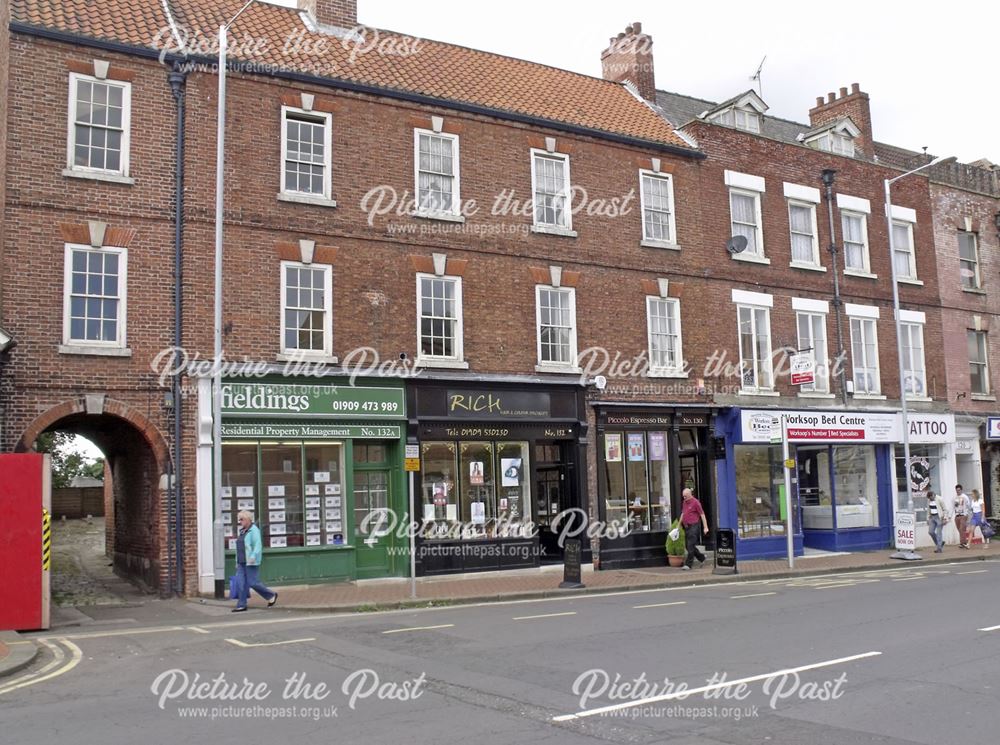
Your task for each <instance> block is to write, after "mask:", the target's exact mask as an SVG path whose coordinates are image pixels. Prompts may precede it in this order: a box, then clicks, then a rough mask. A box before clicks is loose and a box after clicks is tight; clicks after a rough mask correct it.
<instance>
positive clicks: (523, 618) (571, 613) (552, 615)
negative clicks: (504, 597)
mask: <svg viewBox="0 0 1000 745" xmlns="http://www.w3.org/2000/svg"><path fill="white" fill-rule="evenodd" d="M575 615H576V611H575V610H571V611H569V612H568V613H543V614H542V615H540V616H514V618H513V619H512V620H514V621H530V620H532V619H534V618H555V617H556V616H575Z"/></svg>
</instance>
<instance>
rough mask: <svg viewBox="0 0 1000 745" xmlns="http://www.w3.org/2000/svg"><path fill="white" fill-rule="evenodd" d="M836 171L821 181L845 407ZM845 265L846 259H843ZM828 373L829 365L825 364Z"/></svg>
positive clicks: (839, 376) (825, 175) (828, 170)
mask: <svg viewBox="0 0 1000 745" xmlns="http://www.w3.org/2000/svg"><path fill="white" fill-rule="evenodd" d="M835 173H836V171H834V170H833V169H832V168H828V169H826V170H824V171H823V183H824V184H825V186H826V207H827V213H828V214H829V217H830V264H831V267H830V268H831V269H832V270H833V314H834V318H835V319H836V323H837V368H838V370H839V374H838V376H837V377H838V378H839V379H840V398H841V402H842V403H843V404H844V407H845V408H846V407H847V368H846V366H845V365H844V360H845V359H846V354H845V352H844V327H843V322H842V319H841V308H842V306H843V300H841V298H840V270H839V269H838V268H837V241H836V240H834V235H836V234H835V233H834V232H833V175H834V174H835ZM844 265H845V266H846V265H847V259H846V258H845V259H844ZM827 375H829V365H828V366H827Z"/></svg>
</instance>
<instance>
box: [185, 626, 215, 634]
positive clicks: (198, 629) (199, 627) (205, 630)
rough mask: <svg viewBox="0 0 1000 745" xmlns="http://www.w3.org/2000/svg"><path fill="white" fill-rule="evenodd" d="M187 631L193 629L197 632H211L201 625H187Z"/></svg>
mask: <svg viewBox="0 0 1000 745" xmlns="http://www.w3.org/2000/svg"><path fill="white" fill-rule="evenodd" d="M188 631H194V632H197V633H199V634H211V633H212V632H211V631H209V630H208V629H203V628H202V627H201V626H188Z"/></svg>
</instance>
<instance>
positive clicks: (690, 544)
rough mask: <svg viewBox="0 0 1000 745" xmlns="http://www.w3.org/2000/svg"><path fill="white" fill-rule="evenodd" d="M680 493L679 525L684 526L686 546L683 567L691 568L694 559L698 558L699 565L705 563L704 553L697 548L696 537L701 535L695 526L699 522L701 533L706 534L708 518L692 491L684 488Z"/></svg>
mask: <svg viewBox="0 0 1000 745" xmlns="http://www.w3.org/2000/svg"><path fill="white" fill-rule="evenodd" d="M681 495H682V496H683V497H684V502H683V503H682V505H681V525H683V526H684V542H685V544H686V546H687V556H685V557H684V569H691V567H692V566H694V560H695V559H697V560H698V564H699V565H701V564H704V563H705V554H703V553H702V552H701V551H699V550H698V539H699V538H700V537H701V536H700V535H699V534H698V530H697V526H698V524H699V523H701V529H702V530H701V532H702V534H704V535H708V520H707V519H706V518H705V510H703V509H702V507H701V502H699V501H698V499H697V497H695V495H694V492H693V491H691V490H690V489H685V490H684V491H683V492H681Z"/></svg>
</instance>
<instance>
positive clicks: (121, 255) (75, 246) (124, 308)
mask: <svg viewBox="0 0 1000 745" xmlns="http://www.w3.org/2000/svg"><path fill="white" fill-rule="evenodd" d="M74 251H86V252H87V253H106V254H117V256H118V319H117V324H118V328H117V331H118V333H117V334H116V335H115V340H114V341H91V340H88V339H73V338H71V334H72V327H71V320H70V308H71V302H70V301H71V299H72V295H73V252H74ZM127 319H128V249H127V248H121V247H117V246H104V247H99V248H95V247H94V246H88V245H84V244H81V243H67V244H66V246H65V249H64V269H63V344H64V345H65V346H66V347H80V348H91V349H125V343H126V339H127V333H126V328H125V324H126V321H127Z"/></svg>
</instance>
